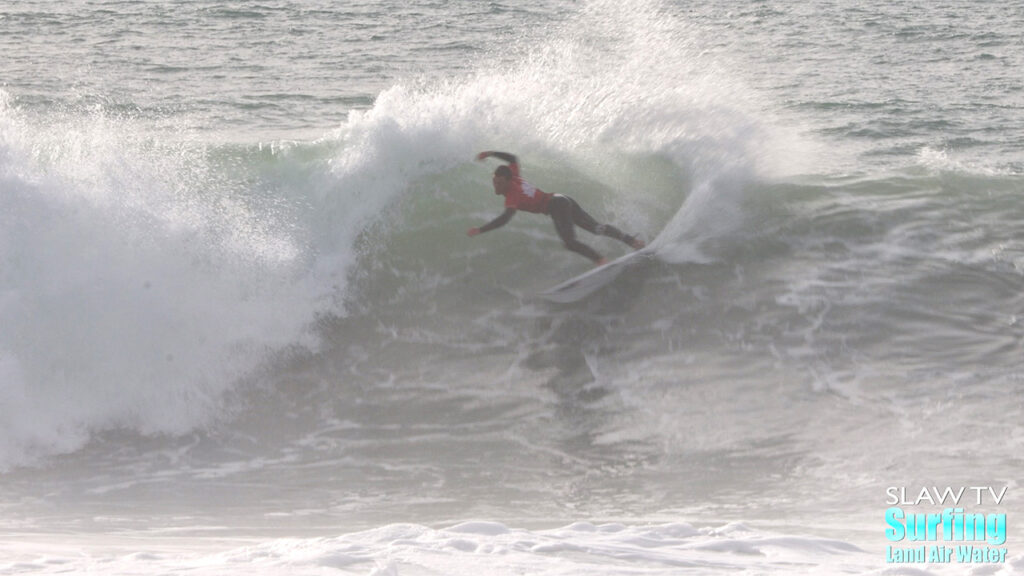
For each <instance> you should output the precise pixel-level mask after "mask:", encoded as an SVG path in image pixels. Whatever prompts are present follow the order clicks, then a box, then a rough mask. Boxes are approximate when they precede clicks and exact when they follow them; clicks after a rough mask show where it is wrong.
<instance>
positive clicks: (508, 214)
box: [480, 208, 516, 233]
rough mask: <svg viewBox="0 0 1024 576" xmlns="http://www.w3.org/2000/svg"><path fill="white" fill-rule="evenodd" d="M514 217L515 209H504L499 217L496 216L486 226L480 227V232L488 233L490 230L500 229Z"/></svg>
mask: <svg viewBox="0 0 1024 576" xmlns="http://www.w3.org/2000/svg"><path fill="white" fill-rule="evenodd" d="M515 215H516V209H515V208H505V211H504V212H502V213H501V216H498V217H497V218H495V219H494V220H491V221H490V222H488V223H487V224H484V225H483V226H481V227H480V232H481V233H484V232H490V231H491V230H494V229H495V228H501V227H502V226H504V225H505V224H508V221H509V220H511V219H512V217H513V216H515Z"/></svg>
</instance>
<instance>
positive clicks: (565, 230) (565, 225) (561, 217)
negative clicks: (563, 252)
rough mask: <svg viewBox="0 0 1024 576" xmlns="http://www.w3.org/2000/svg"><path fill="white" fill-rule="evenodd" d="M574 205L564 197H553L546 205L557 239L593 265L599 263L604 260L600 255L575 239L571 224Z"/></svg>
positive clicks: (573, 227)
mask: <svg viewBox="0 0 1024 576" xmlns="http://www.w3.org/2000/svg"><path fill="white" fill-rule="evenodd" d="M574 204H575V202H573V201H572V200H571V199H570V198H567V197H565V196H555V197H554V198H552V199H551V202H550V203H549V204H548V214H550V215H551V219H552V220H554V222H555V231H557V232H558V237H559V238H561V239H562V243H563V244H564V245H565V247H566V248H568V249H569V250H572V251H573V252H575V253H577V254H580V255H582V256H585V257H587V258H590V259H591V260H592V261H593V262H595V263H600V262H601V261H603V260H604V259H603V258H602V257H601V255H600V254H598V253H597V252H596V251H594V249H593V248H591V247H590V246H587V245H586V244H584V243H583V242H580V241H579V240H577V239H576V230H575V226H574V224H573V212H574V210H573V205H574Z"/></svg>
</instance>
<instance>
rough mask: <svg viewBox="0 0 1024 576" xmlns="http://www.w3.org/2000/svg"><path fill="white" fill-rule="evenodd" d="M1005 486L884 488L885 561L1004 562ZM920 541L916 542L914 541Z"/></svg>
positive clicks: (902, 562)
mask: <svg viewBox="0 0 1024 576" xmlns="http://www.w3.org/2000/svg"><path fill="white" fill-rule="evenodd" d="M1006 489H1007V487H1006V486H1001V487H995V486H960V487H956V488H954V487H951V486H947V487H944V488H939V487H937V486H925V487H921V488H920V489H919V490H908V489H907V488H906V487H905V486H889V487H888V488H886V490H885V494H886V504H888V505H889V508H886V510H885V525H886V528H885V537H886V539H888V540H889V542H891V544H890V545H889V546H888V547H887V548H886V552H885V561H886V562H888V563H890V564H895V563H900V564H908V563H935V564H950V563H953V562H956V563H960V564H982V563H1002V562H1005V561H1006V552H1007V548H1006V547H1005V546H1004V544H1006V514H1004V513H1000V512H986V511H985V510H986V508H987V509H989V510H991V509H992V507H995V506H999V505H1001V504H1002V502H1003V499H1004V498H1005V497H1006ZM918 543H919V544H918Z"/></svg>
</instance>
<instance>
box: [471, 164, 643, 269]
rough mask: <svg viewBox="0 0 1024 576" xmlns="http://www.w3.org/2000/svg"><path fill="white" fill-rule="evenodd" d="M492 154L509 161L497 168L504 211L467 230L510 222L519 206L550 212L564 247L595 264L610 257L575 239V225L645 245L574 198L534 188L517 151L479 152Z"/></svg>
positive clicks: (475, 231)
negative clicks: (522, 173) (596, 217)
mask: <svg viewBox="0 0 1024 576" xmlns="http://www.w3.org/2000/svg"><path fill="white" fill-rule="evenodd" d="M491 156H493V157H495V158H498V159H499V160H503V161H505V162H507V163H508V164H507V165H502V166H498V168H497V169H495V170H494V177H493V178H492V179H491V181H492V182H493V183H494V193H495V194H496V195H499V196H504V197H505V211H504V212H502V213H501V215H500V216H498V217H497V218H495V219H494V220H491V221H490V222H488V223H487V224H484V225H483V226H480V227H479V228H470V229H469V231H468V232H466V234H468V235H469V236H476V235H477V234H481V233H483V232H490V231H491V230H494V229H495V228H500V227H502V226H504V225H505V224H507V223H508V221H509V220H510V219H511V218H512V217H513V216H515V214H516V211H517V210H525V211H527V212H533V213H534V214H548V215H549V216H551V219H552V220H554V222H555V230H556V231H557V232H558V236H559V237H561V239H562V242H563V243H564V244H565V247H566V248H568V249H569V250H572V251H573V252H576V253H577V254H581V255H583V256H586V257H587V258H590V260H591V261H593V262H594V264H597V265H598V266H601V265H602V264H605V263H606V262H607V260H606V259H605V258H604V257H602V256H601V255H600V254H598V253H597V252H596V251H595V250H594V249H593V248H591V247H590V246H587V245H586V244H584V243H583V242H580V241H579V240H577V239H576V226H579V227H580V228H583V229H584V230H586V231H587V232H590V233H591V234H598V235H601V236H608V237H609V238H615V239H616V240H619V241H621V242H625V243H626V244H628V245H629V246H631V247H632V248H633V249H634V250H639V249H641V248H643V247H644V242H643V240H640V239H638V238H636V237H634V236H630V235H628V234H623V233H622V231H621V230H619V229H618V228H616V227H614V226H611V225H609V224H601V223H599V222H598V221H597V220H594V218H593V217H592V216H591V215H590V214H587V213H586V212H585V211H584V210H583V208H581V207H580V205H579V204H577V203H576V201H575V200H573V199H572V198H570V197H568V196H565V195H562V194H549V193H547V192H544V191H542V190H540V189H539V188H535V187H534V186H533V185H531V184H530V183H529V182H527V181H525V180H523V179H522V178H520V177H519V161H518V160H517V159H516V157H515V155H513V154H509V153H508V152H495V151H486V152H481V153H479V154H477V155H476V159H477V160H485V159H487V158H490V157H491Z"/></svg>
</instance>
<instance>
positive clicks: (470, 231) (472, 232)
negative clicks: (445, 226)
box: [466, 228, 480, 238]
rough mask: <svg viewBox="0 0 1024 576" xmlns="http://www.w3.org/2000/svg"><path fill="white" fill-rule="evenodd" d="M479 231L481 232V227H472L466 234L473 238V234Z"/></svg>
mask: <svg viewBox="0 0 1024 576" xmlns="http://www.w3.org/2000/svg"><path fill="white" fill-rule="evenodd" d="M479 233H480V229H479V228H470V229H469V231H468V232H466V236H469V237H470V238H472V237H473V236H476V235H477V234H479Z"/></svg>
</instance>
